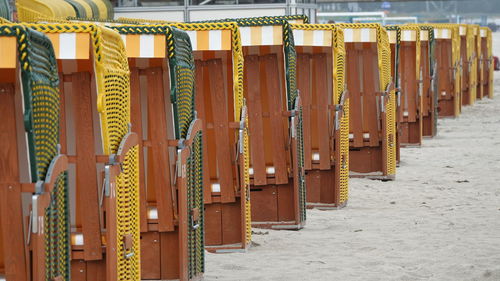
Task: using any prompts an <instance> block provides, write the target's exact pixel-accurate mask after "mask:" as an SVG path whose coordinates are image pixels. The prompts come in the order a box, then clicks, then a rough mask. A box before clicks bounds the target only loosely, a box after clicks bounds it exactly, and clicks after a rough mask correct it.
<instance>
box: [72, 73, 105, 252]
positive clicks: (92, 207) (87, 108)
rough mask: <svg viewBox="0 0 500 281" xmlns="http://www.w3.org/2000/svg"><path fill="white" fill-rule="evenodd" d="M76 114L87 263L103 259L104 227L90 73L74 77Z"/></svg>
mask: <svg viewBox="0 0 500 281" xmlns="http://www.w3.org/2000/svg"><path fill="white" fill-rule="evenodd" d="M71 84H72V95H73V111H74V115H75V120H74V121H75V124H74V125H75V126H74V127H75V142H76V155H77V160H76V193H77V199H78V200H77V202H79V203H80V204H79V205H78V208H79V214H80V218H79V220H80V221H81V227H82V233H83V237H84V240H85V244H84V246H83V247H84V257H85V260H99V259H102V250H101V224H100V220H99V216H100V214H99V188H98V185H97V170H96V163H95V155H96V151H95V140H94V130H93V122H92V118H91V116H93V114H92V95H91V89H90V74H89V73H88V72H78V73H75V74H73V75H72V83H71Z"/></svg>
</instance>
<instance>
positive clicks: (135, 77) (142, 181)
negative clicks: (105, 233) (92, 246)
mask: <svg viewBox="0 0 500 281" xmlns="http://www.w3.org/2000/svg"><path fill="white" fill-rule="evenodd" d="M142 121H143V120H142V110H141V87H140V79H139V69H137V68H135V67H134V68H131V69H130V122H131V123H132V131H133V132H135V133H137V136H139V140H140V141H139V202H140V205H139V218H140V228H141V232H146V231H148V216H147V200H146V198H147V191H146V170H145V166H144V153H143V152H144V146H143V144H142V140H143V138H144V135H143V130H142Z"/></svg>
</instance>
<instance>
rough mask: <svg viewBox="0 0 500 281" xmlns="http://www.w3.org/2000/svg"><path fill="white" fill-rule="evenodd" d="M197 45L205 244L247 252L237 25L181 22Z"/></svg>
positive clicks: (244, 147)
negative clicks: (202, 153) (202, 133)
mask: <svg viewBox="0 0 500 281" xmlns="http://www.w3.org/2000/svg"><path fill="white" fill-rule="evenodd" d="M174 26H176V27H178V28H180V29H182V30H185V31H186V32H187V33H188V35H189V37H190V38H191V42H192V44H193V56H194V59H195V73H196V74H195V80H196V84H195V90H196V110H197V112H198V116H199V118H200V119H201V120H203V131H204V132H205V133H204V136H205V141H204V146H203V151H204V157H203V175H204V179H205V184H204V189H203V192H204V203H205V247H206V249H207V250H208V251H210V252H218V253H222V252H234V251H245V250H246V249H247V248H248V247H249V246H250V242H251V238H252V228H251V206H250V176H249V173H248V169H249V164H250V162H249V160H250V157H249V150H248V142H249V139H248V122H247V119H248V109H247V105H246V104H245V100H244V97H243V88H244V84H243V50H242V47H241V37H240V33H239V29H238V25H237V24H236V23H189V24H185V23H178V24H175V25H174Z"/></svg>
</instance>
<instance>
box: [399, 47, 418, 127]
mask: <svg viewBox="0 0 500 281" xmlns="http://www.w3.org/2000/svg"><path fill="white" fill-rule="evenodd" d="M400 54H401V62H400V65H401V84H402V85H401V88H402V89H401V90H402V95H401V107H402V111H403V120H404V121H405V122H416V121H417V119H418V116H417V112H418V107H419V93H418V81H417V72H416V60H417V54H416V47H415V42H401V48H400ZM405 112H407V116H404V115H406V114H404V113H405Z"/></svg>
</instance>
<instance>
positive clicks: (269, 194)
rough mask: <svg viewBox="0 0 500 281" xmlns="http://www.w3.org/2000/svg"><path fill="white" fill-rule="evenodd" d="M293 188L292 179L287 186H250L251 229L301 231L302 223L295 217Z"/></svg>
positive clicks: (295, 204)
mask: <svg viewBox="0 0 500 281" xmlns="http://www.w3.org/2000/svg"><path fill="white" fill-rule="evenodd" d="M293 188H294V186H293V179H289V181H288V183H287V184H280V185H275V184H268V185H262V186H251V187H250V196H251V198H252V227H257V228H272V229H301V228H302V227H303V222H300V219H299V218H297V217H296V214H297V213H298V212H297V210H298V209H299V205H298V202H297V201H298V200H295V198H294V189H293Z"/></svg>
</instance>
